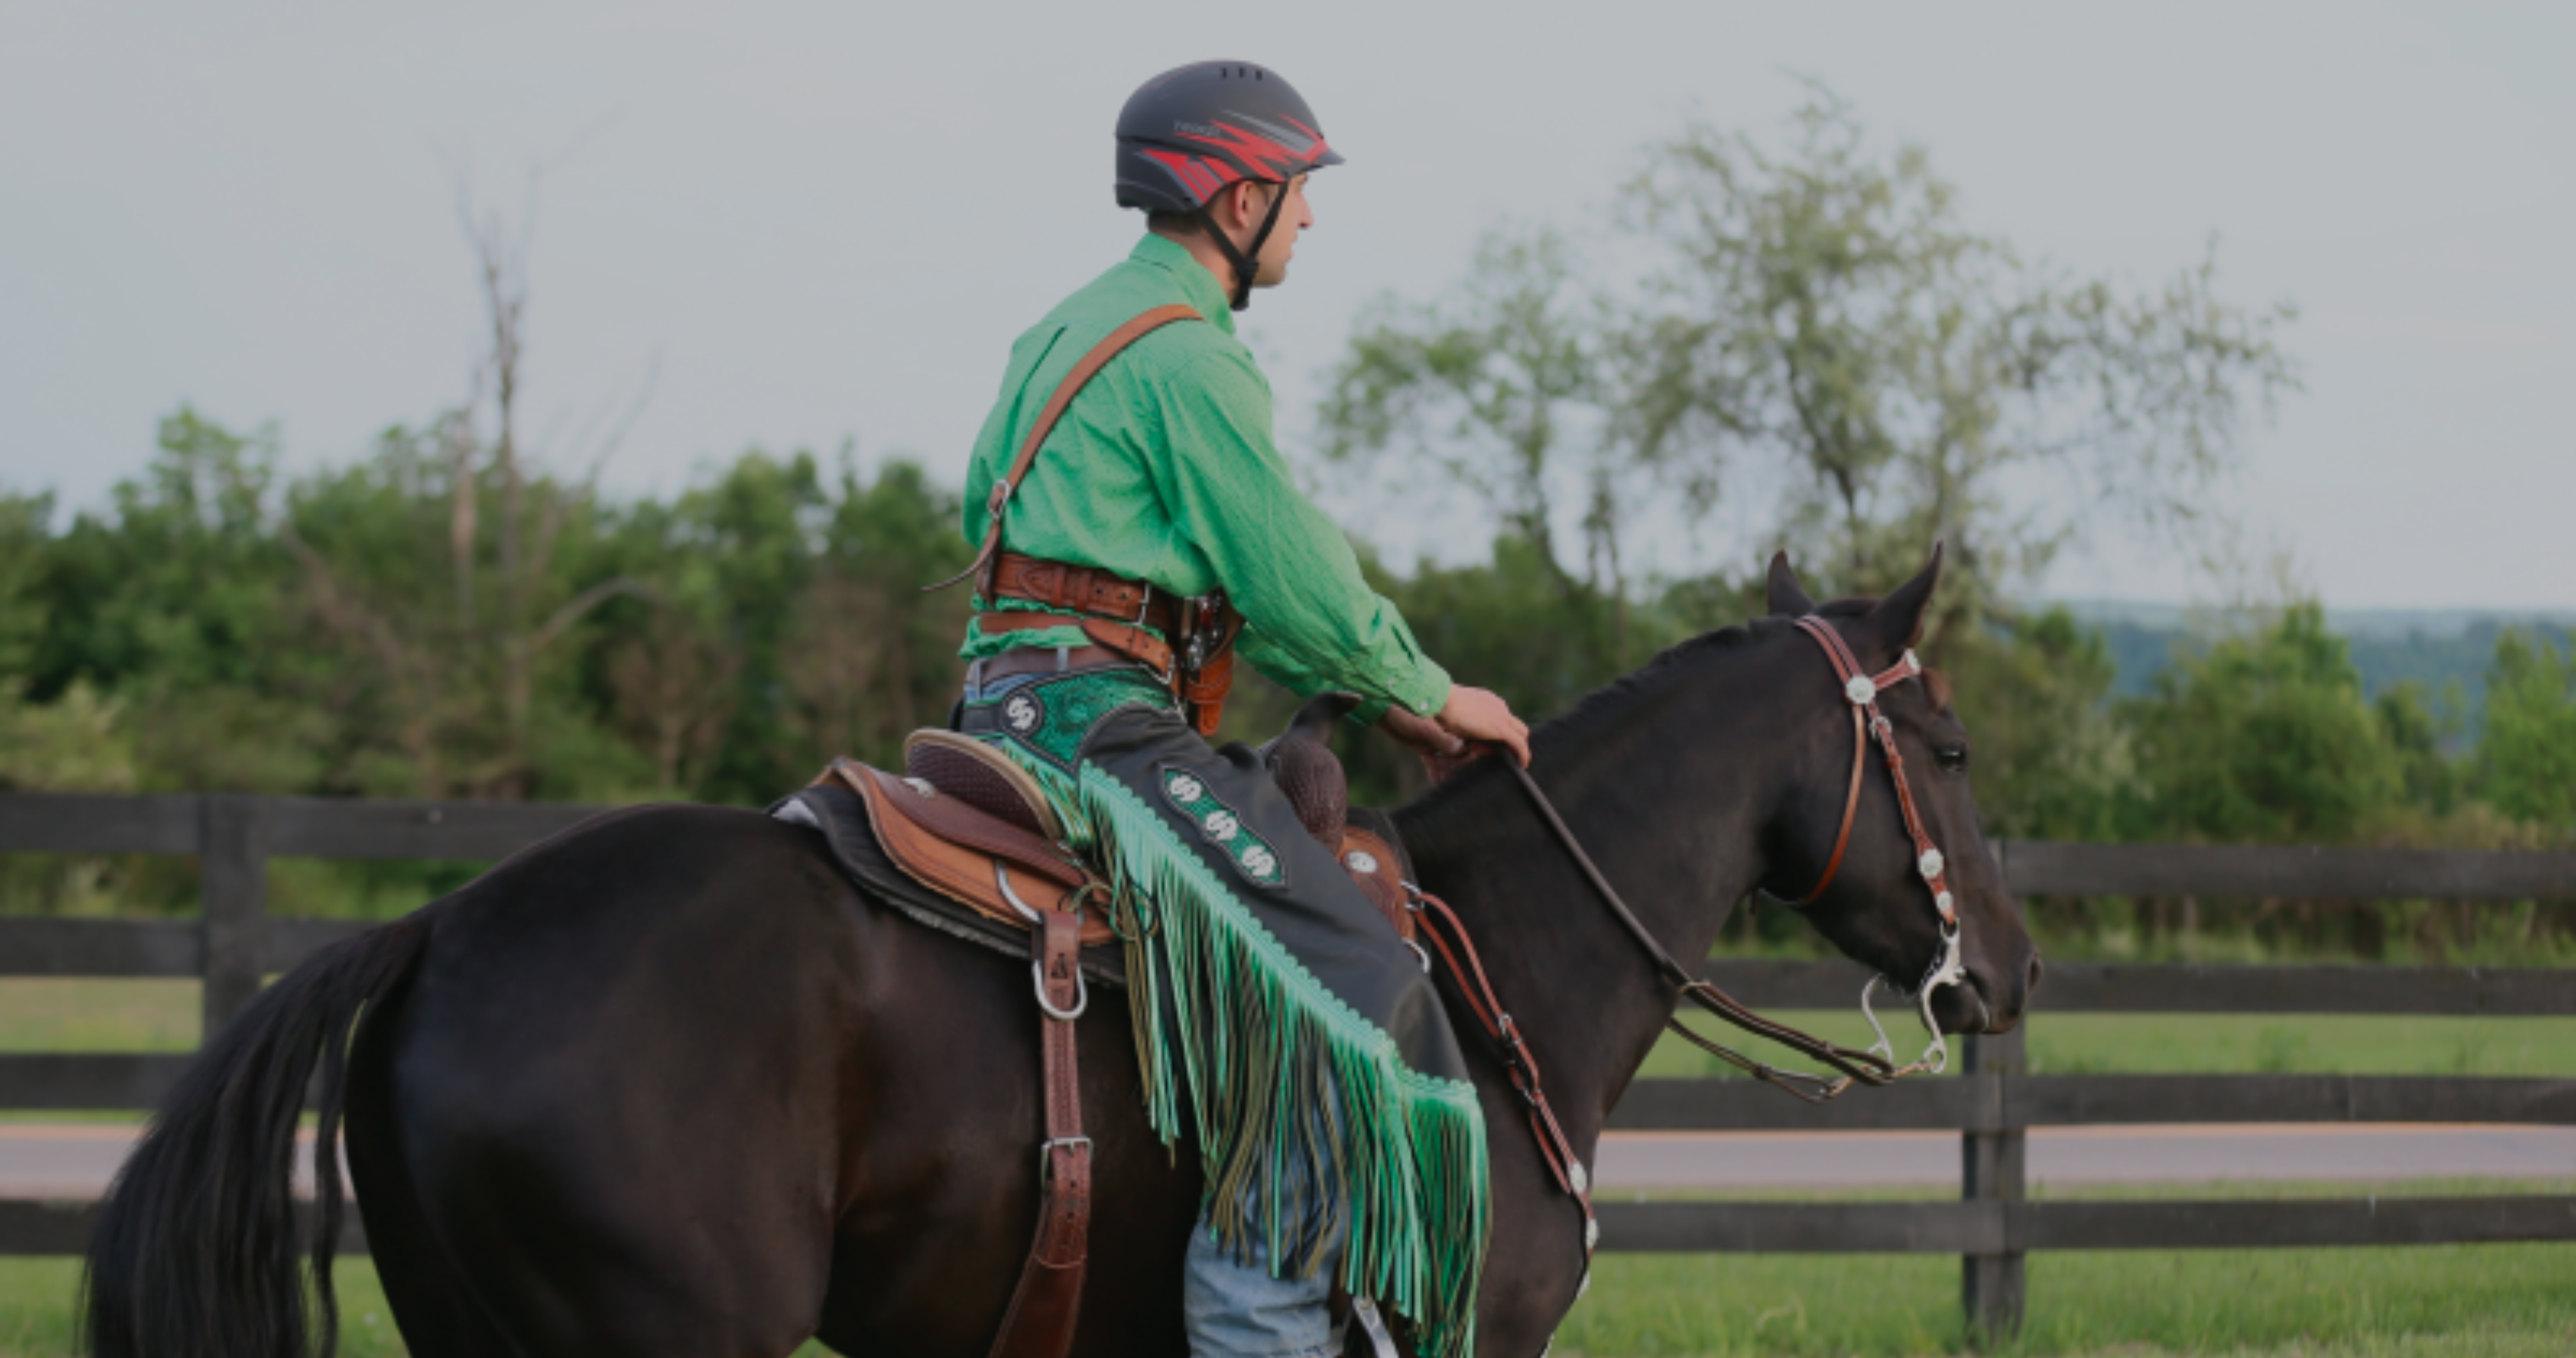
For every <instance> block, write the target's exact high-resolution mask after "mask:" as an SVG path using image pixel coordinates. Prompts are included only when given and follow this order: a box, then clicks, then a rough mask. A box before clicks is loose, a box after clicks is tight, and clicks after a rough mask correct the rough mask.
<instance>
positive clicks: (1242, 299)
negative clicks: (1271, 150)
mask: <svg viewBox="0 0 2576 1358" xmlns="http://www.w3.org/2000/svg"><path fill="white" fill-rule="evenodd" d="M1251 182H1254V181H1251V180H1241V179H1238V180H1236V181H1235V183H1236V184H1242V183H1251ZM1225 187H1226V189H1231V188H1233V187H1234V184H1228V185H1226V186H1225ZM1278 188H1279V191H1278V192H1277V193H1274V194H1272V195H1270V211H1269V212H1268V213H1267V214H1265V215H1264V216H1263V217H1262V219H1261V229H1260V230H1258V231H1255V232H1253V233H1252V248H1251V249H1250V250H1248V251H1247V250H1244V249H1242V248H1241V247H1239V246H1237V245H1236V244H1235V243H1234V237H1232V236H1229V235H1227V234H1226V232H1225V228H1224V227H1222V226H1219V225H1217V220H1216V200H1217V198H1222V197H1224V196H1225V189H1219V190H1217V194H1216V197H1215V198H1210V199H1208V200H1207V201H1206V202H1204V203H1201V204H1200V205H1199V220H1200V221H1202V222H1204V223H1206V224H1207V230H1208V235H1209V236H1211V237H1213V238H1214V239H1215V241H1216V248H1217V249H1219V250H1221V251H1223V252H1224V254H1225V258H1226V262H1227V263H1230V264H1232V265H1233V266H1234V309H1235V310H1237V311H1241V310H1243V309H1244V308H1246V307H1249V306H1251V305H1252V280H1253V278H1254V276H1255V275H1257V274H1259V273H1260V272H1261V264H1260V260H1261V247H1263V246H1265V245H1268V244H1269V243H1270V232H1271V230H1272V229H1273V228H1275V227H1277V226H1278V225H1279V209H1280V208H1282V207H1284V206H1286V205H1287V202H1288V186H1287V185H1285V184H1281V185H1279V186H1278Z"/></svg>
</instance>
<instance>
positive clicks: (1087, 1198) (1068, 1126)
mask: <svg viewBox="0 0 2576 1358" xmlns="http://www.w3.org/2000/svg"><path fill="white" fill-rule="evenodd" d="M1037 913H1038V915H1039V916H1040V918H1041V919H1042V921H1043V922H1042V923H1041V924H1040V925H1039V927H1038V928H1036V929H1034V930H1032V931H1030V935H1029V938H1030V946H1031V949H1032V951H1033V952H1034V953H1035V955H1036V962H1035V964H1034V965H1035V968H1036V973H1037V990H1038V1007H1039V1009H1040V1011H1041V1012H1042V1014H1043V1018H1041V1020H1040V1021H1039V1024H1038V1032H1039V1043H1040V1050H1041V1051H1042V1052H1043V1054H1044V1055H1043V1060H1044V1063H1045V1067H1046V1075H1045V1080H1046V1090H1045V1100H1046V1140H1045V1141H1044V1142H1042V1143H1040V1144H1039V1146H1038V1167H1039V1168H1038V1172H1039V1174H1040V1175H1041V1176H1042V1179H1043V1187H1042V1189H1041V1196H1040V1198H1039V1202H1038V1232H1037V1239H1036V1240H1034V1241H1032V1242H1031V1243H1030V1245H1029V1262H1028V1265H1027V1267H1025V1268H1023V1269H1022V1270H1021V1271H1020V1284H1019V1286H1018V1287H1017V1288H1016V1289H1014V1290H1013V1291H1012V1293H1011V1306H1010V1309H1009V1310H1007V1311H1004V1312H1003V1313H1002V1330H1001V1333H1000V1334H997V1335H995V1336H994V1337H993V1349H992V1358H1064V1355H1065V1353H1066V1351H1068V1350H1069V1349H1071V1348H1072V1347H1073V1327H1074V1325H1075V1323H1076V1322H1078V1321H1079V1320H1081V1318H1082V1275H1083V1273H1084V1270H1085V1268H1086V1266H1087V1263H1088V1261H1089V1259H1090V1245H1089V1240H1090V1235H1091V1138H1089V1137H1087V1136H1084V1135H1083V1134H1082V1072H1081V1067H1080V1065H1079V1064H1078V1062H1077V1060H1076V1053H1075V1049H1074V1031H1073V1021H1074V1020H1075V1019H1077V1018H1079V1017H1081V1016H1082V1011H1083V1007H1084V1005H1085V1004H1086V1003H1087V1000H1086V997H1085V994H1084V991H1083V985H1082V966H1081V957H1080V956H1079V953H1080V944H1081V937H1082V917H1081V915H1080V913H1079V912H1077V911H1072V910H1040V911H1038V912H1037Z"/></svg>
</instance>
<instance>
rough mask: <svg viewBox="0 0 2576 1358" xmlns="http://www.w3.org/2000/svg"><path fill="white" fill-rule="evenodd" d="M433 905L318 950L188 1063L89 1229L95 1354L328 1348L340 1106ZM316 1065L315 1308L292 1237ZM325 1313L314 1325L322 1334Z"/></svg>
mask: <svg viewBox="0 0 2576 1358" xmlns="http://www.w3.org/2000/svg"><path fill="white" fill-rule="evenodd" d="M429 934H430V919H429V913H428V912H426V911H424V912H422V913H420V914H415V915H412V916H409V917H407V918H405V919H401V920H397V921H395V922H394V923H391V924H387V925H384V926H383V927H381V928H376V929H370V930H368V931H367V932H365V933H363V934H360V935H358V936H357V937H355V938H350V939H346V940H343V941H341V942H339V943H336V944H334V945H332V946H331V947H329V948H326V949H324V950H322V951H321V952H319V953H316V954H315V955H314V956H313V957H311V958H310V959H308V960H306V962H305V963H304V964H303V965H302V966H299V967H297V968H296V969H295V970H294V971H292V972H289V973H288V974H287V975H286V977H285V979H283V980H281V981H279V982H278V983H277V984H275V985H273V986H270V987H269V988H268V989H266V990H265V991H262V992H261V993H260V995H259V997H258V998H257V999H256V1000H254V1001H252V1002H251V1005H250V1007H249V1008H247V1009H245V1010H243V1011H242V1014H241V1016H240V1017H239V1018H236V1019H234V1020H233V1021H232V1023H231V1024H230V1025H229V1026H227V1027H226V1028H225V1029H224V1030H223V1032H222V1033H221V1034H220V1035H219V1036H217V1037H215V1039H214V1040H213V1041H212V1042H210V1043H209V1044H208V1045H207V1047H206V1049H205V1051H204V1052H203V1053H202V1054H201V1055H200V1056H199V1057H198V1058H197V1060H196V1061H195V1062H194V1063H193V1064H191V1065H190V1066H189V1067H188V1071H187V1074H186V1075H184V1076H183V1077H181V1079H180V1081H179V1083H178V1085H177V1087H176V1088H174V1089H172V1090H171V1092H170V1097H169V1099H168V1101H167V1102H166V1103H164V1104H163V1106H162V1109H161V1112H160V1114H159V1116H157V1117H155V1118H154V1119H153V1121H152V1126H151V1129H150V1130H149V1131H147V1132H146V1133H145V1134H144V1137H143V1140H142V1142H141V1143H140V1144H139V1145H137V1146H136V1147H135V1149H134V1153H133V1155H132V1156H130V1157H128V1158H127V1160H126V1162H125V1167H124V1168H122V1169H120V1170H118V1171H117V1174H116V1181H115V1183H114V1184H113V1185H112V1186H110V1188H109V1189H108V1196H107V1201H106V1203H105V1205H104V1206H103V1208H102V1209H101V1211H100V1213H99V1219H98V1230H97V1233H96V1234H95V1235H93V1236H91V1238H90V1244H89V1262H88V1268H87V1270H86V1272H85V1274H84V1276H83V1278H82V1284H81V1286H82V1293H83V1297H82V1302H83V1306H82V1313H83V1318H82V1331H83V1334H82V1337H83V1340H84V1345H85V1347H86V1348H87V1350H88V1351H89V1352H91V1353H94V1354H96V1355H98V1358H145V1356H146V1355H149V1358H306V1355H312V1354H319V1355H322V1358H329V1355H331V1354H332V1353H333V1352H334V1351H335V1350H336V1348H337V1346H338V1331H339V1304H338V1299H337V1297H336V1296H334V1294H333V1292H332V1287H331V1257H332V1254H333V1252H334V1251H335V1250H336V1248H337V1247H338V1244H339V1235H340V1217H341V1190H340V1165H339V1154H338V1151H337V1144H338V1139H339V1138H338V1132H339V1124H340V1109H341V1100H342V1096H343V1094H344V1093H345V1092H346V1090H347V1086H348V1066H349V1057H348V1053H349V1038H350V1030H351V1026H352V1025H353V1023H354V1022H355V1021H356V1019H357V1017H358V1012H359V1010H360V1009H361V1008H362V1007H364V1006H365V1005H366V1004H368V1003H369V1002H370V1001H372V1000H374V999H376V998H378V997H379V996H382V995H384V994H386V993H387V992H388V991H390V990H391V989H392V988H393V987H394V986H395V985H396V984H398V983H399V982H400V981H401V980H402V979H403V978H404V976H406V975H408V974H409V973H410V971H411V969H412V967H413V966H414V965H415V964H417V963H418V962H419V960H420V956H421V953H422V951H423V949H425V948H426V947H427V946H428V943H429ZM317 1062H318V1063H319V1064H320V1065H321V1066H322V1081H321V1087H320V1091H319V1094H320V1111H321V1121H320V1126H319V1127H318V1128H317V1129H316V1135H315V1137H314V1143H313V1173H314V1185H313V1191H314V1194H315V1197H316V1199H317V1201H318V1203H319V1205H320V1208H321V1212H320V1217H321V1220H320V1227H321V1229H320V1230H319V1232H318V1233H317V1234H316V1235H315V1236H314V1239H313V1293H314V1296H315V1298H316V1300H317V1301H318V1303H319V1305H318V1308H317V1309H318V1311H319V1314H318V1316H308V1314H307V1311H306V1306H305V1280H304V1275H303V1270H302V1269H301V1268H300V1267H299V1263H300V1261H299V1259H298V1257H297V1255H298V1253H299V1251H298V1250H297V1248H296V1238H297V1234H298V1231H297V1222H296V1210H295V1195H294V1162H295V1133H296V1124H297V1122H298V1120H299V1118H300V1116H301V1114H302V1112H303V1108H304V1099H305V1093H306V1090H307V1087H308V1086H309V1085H310V1084H311V1082H312V1078H313V1068H314V1066H315V1064H316V1063H317ZM316 1320H318V1321H319V1330H320V1334H319V1336H318V1341H317V1337H316V1336H315V1334H314V1333H313V1328H314V1326H313V1322H314V1321H316Z"/></svg>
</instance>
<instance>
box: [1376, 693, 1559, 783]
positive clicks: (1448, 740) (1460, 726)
mask: <svg viewBox="0 0 2576 1358" xmlns="http://www.w3.org/2000/svg"><path fill="white" fill-rule="evenodd" d="M1377 724H1378V729H1380V730H1382V731H1384V732H1386V733H1387V734H1388V735H1391V736H1393V737H1395V738H1396V739H1397V740H1399V741H1402V742H1403V743H1404V744H1406V745H1408V746H1410V747H1412V749H1413V751H1414V752H1415V753H1416V754H1419V755H1421V756H1422V764H1423V767H1424V768H1426V769H1428V770H1429V771H1430V773H1431V781H1433V782H1435V783H1436V782H1438V781H1440V780H1441V779H1443V778H1446V777H1448V776H1449V775H1450V774H1453V773H1456V772H1457V771H1458V769H1459V767H1460V766H1461V765H1463V764H1465V763H1466V762H1467V761H1468V760H1470V759H1473V758H1475V756H1476V751H1475V749H1474V747H1473V745H1472V744H1471V743H1470V742H1475V741H1484V742H1489V743H1491V744H1495V745H1500V746H1502V747H1504V748H1505V749H1508V750H1510V751H1511V752H1512V757H1513V758H1515V759H1518V760H1519V761H1521V764H1522V766H1523V767H1527V766H1528V764H1529V727H1528V726H1527V725H1525V724H1523V723H1522V721H1521V719H1520V718H1518V717H1515V716H1513V715H1512V709H1511V705H1510V704H1508V703H1506V702H1504V701H1503V700H1502V699H1501V698H1499V697H1497V696H1495V695H1494V694H1492V693H1489V692H1487V691H1485V690H1484V689H1481V688H1468V687H1466V686H1464V685H1457V686H1453V687H1452V688H1451V689H1450V690H1449V705H1448V706H1446V707H1443V708H1441V709H1440V715H1439V716H1438V717H1437V718H1432V717H1419V716H1415V715H1414V714H1413V713H1411V712H1407V711H1405V710H1404V709H1403V708H1401V707H1389V708H1387V710H1386V715H1385V716H1383V717H1380V718H1378V723H1377Z"/></svg>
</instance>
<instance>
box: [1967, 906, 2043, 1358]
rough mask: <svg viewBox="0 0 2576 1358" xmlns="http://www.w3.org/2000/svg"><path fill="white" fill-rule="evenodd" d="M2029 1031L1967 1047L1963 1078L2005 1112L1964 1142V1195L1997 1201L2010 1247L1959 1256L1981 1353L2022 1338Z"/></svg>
mask: <svg viewBox="0 0 2576 1358" xmlns="http://www.w3.org/2000/svg"><path fill="white" fill-rule="evenodd" d="M2014 907H2015V911H2016V913H2020V914H2022V915H2024V916H2025V917H2027V914H2028V910H2027V908H2026V907H2025V906H2023V905H2022V903H2021V902H2020V901H2018V900H2016V901H2015V902H2014ZM2029 1033H2030V1023H2029V1021H2028V1020H2027V1019H2025V1020H2024V1021H2023V1022H2022V1024H2021V1026H2019V1027H2017V1028H2015V1029H2013V1030H2012V1031H2011V1032H2009V1033H2005V1034H2003V1035H2002V1036H1999V1037H1970V1038H1967V1039H1966V1040H1964V1041H1962V1042H1961V1043H1960V1044H1959V1046H1960V1051H1959V1071H1960V1075H1961V1077H1962V1078H1965V1079H1977V1080H1984V1081H1987V1082H1990V1083H1991V1085H1992V1087H1993V1095H1992V1097H1993V1100H1994V1104H1993V1106H1994V1107H1995V1108H1996V1109H1997V1111H1998V1112H2000V1113H2001V1115H2002V1116H2001V1119H2000V1121H2001V1124H2002V1125H2001V1126H1999V1127H1998V1128H1997V1129H1996V1130H1994V1131H1990V1132H1980V1131H1971V1132H1966V1133H1963V1134H1962V1135H1961V1136H1960V1137H1959V1196H1961V1197H1962V1198H1965V1199H1967V1200H1968V1201H1971V1202H1992V1203H1996V1204H1997V1205H1998V1210H1999V1211H2000V1212H2001V1214H2002V1216H2003V1222H2004V1241H2003V1243H2004V1249H2003V1250H2002V1251H2001V1252H2000V1253H1996V1254H1968V1255H1962V1256H1960V1258H1959V1303H1960V1307H1961V1309H1963V1310H1964V1311H1966V1312H1967V1320H1968V1342H1969V1344H1970V1345H1971V1346H1974V1347H1980V1348H1982V1347H1984V1346H1986V1345H1988V1344H2000V1343H2003V1342H2005V1341H2007V1340H2009V1339H2011V1338H2012V1337H2013V1336H2015V1335H2018V1334H2020V1333H2021V1314H2022V1297H2023V1279H2022V1250H2021V1243H2022V1242H2021V1239H2020V1235H2021V1214H2020V1213H2019V1212H2018V1211H2016V1210H2014V1209H2015V1207H2016V1206H2017V1205H2018V1204H2019V1203H2020V1202H2021V1201H2022V1199H2023V1196H2024V1187H2025V1183H2026V1180H2025V1178H2024V1170H2025V1168H2026V1155H2025V1150H2026V1148H2027V1146H2028V1144H2029V1139H2028V1134H2027V1133H2026V1132H2025V1131H2024V1130H2023V1128H2022V1126H2021V1121H2020V1113H2019V1112H2018V1110H2017V1109H2016V1108H2015V1107H2014V1103H2015V1100H2014V1099H2013V1094H2012V1086H2013V1077H2015V1076H2017V1075H2020V1074H2022V1073H2023V1070H2024V1069H2025V1066H2024V1056H2023V1049H2024V1043H2023V1039H2024V1038H2026V1037H2028V1036H2029Z"/></svg>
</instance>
